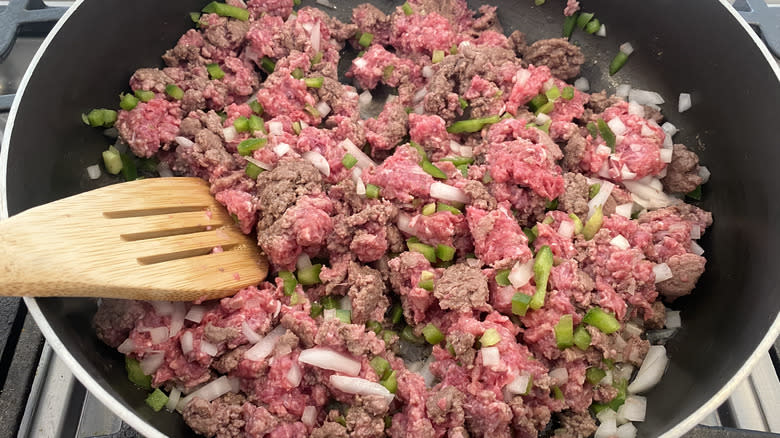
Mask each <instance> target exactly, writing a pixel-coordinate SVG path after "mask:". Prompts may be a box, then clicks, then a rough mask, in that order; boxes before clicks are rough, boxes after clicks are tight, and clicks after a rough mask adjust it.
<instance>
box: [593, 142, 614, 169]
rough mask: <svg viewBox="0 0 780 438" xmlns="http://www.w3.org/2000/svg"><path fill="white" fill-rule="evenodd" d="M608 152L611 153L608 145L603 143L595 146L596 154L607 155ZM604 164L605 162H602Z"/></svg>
mask: <svg viewBox="0 0 780 438" xmlns="http://www.w3.org/2000/svg"><path fill="white" fill-rule="evenodd" d="M610 153H612V150H611V149H610V148H609V146H607V145H605V144H600V145H598V146H597V147H596V154H597V155H603V156H608V155H609V154H610ZM604 165H605V166H606V165H607V163H606V162H604Z"/></svg>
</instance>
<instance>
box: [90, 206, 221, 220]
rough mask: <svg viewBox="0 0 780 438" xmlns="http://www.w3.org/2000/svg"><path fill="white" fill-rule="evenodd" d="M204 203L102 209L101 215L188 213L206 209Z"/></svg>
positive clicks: (125, 215) (109, 217)
mask: <svg viewBox="0 0 780 438" xmlns="http://www.w3.org/2000/svg"><path fill="white" fill-rule="evenodd" d="M206 209H208V206H206V205H202V204H201V205H177V206H172V207H157V208H148V209H135V210H117V211H104V212H103V216H105V217H107V218H108V219H122V218H128V217H143V216H154V215H160V214H174V213H189V212H194V211H204V212H205V211H206Z"/></svg>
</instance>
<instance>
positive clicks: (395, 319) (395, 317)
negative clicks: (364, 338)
mask: <svg viewBox="0 0 780 438" xmlns="http://www.w3.org/2000/svg"><path fill="white" fill-rule="evenodd" d="M403 317H404V309H403V308H402V307H401V306H400V305H398V304H396V305H394V306H393V308H392V309H390V322H391V323H393V324H398V323H400V322H401V319H402V318H403Z"/></svg>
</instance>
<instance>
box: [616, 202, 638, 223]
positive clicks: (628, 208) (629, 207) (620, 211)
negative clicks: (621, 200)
mask: <svg viewBox="0 0 780 438" xmlns="http://www.w3.org/2000/svg"><path fill="white" fill-rule="evenodd" d="M633 210H634V203H633V202H627V203H625V204H620V205H618V206H617V207H615V214H617V215H620V216H623V217H624V218H626V219H631V212H632V211H633Z"/></svg>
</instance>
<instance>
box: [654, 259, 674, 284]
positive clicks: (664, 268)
mask: <svg viewBox="0 0 780 438" xmlns="http://www.w3.org/2000/svg"><path fill="white" fill-rule="evenodd" d="M653 273H654V274H655V282H656V283H660V282H662V281H666V280H668V279H670V278H672V277H673V275H672V269H671V268H670V267H669V265H667V264H666V263H659V264H657V265H655V266H653Z"/></svg>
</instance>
